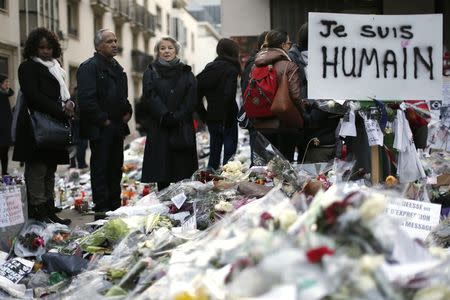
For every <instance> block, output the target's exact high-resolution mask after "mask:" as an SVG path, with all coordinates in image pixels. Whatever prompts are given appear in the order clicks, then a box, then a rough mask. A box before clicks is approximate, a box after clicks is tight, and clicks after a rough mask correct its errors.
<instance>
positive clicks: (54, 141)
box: [29, 110, 75, 148]
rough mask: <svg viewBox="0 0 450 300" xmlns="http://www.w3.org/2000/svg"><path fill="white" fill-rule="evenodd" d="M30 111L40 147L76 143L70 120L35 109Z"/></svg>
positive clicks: (34, 134)
mask: <svg viewBox="0 0 450 300" xmlns="http://www.w3.org/2000/svg"><path fill="white" fill-rule="evenodd" d="M29 113H30V120H31V128H32V130H33V136H34V140H35V142H36V145H37V147H38V148H63V147H66V146H70V145H73V144H74V143H75V141H74V138H73V133H72V126H71V122H70V121H66V122H63V121H60V120H57V119H55V118H53V117H51V116H49V115H47V114H44V113H42V112H39V111H35V110H29Z"/></svg>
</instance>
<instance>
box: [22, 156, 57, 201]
mask: <svg viewBox="0 0 450 300" xmlns="http://www.w3.org/2000/svg"><path fill="white" fill-rule="evenodd" d="M55 172H56V164H54V163H45V162H25V183H26V185H27V194H28V204H29V205H33V206H37V205H42V204H45V203H47V202H53V201H54V199H55Z"/></svg>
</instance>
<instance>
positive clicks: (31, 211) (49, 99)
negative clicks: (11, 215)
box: [13, 28, 75, 224]
mask: <svg viewBox="0 0 450 300" xmlns="http://www.w3.org/2000/svg"><path fill="white" fill-rule="evenodd" d="M60 55H61V47H60V44H59V42H58V40H57V38H56V36H55V34H54V33H52V32H50V31H49V30H48V29H45V28H36V29H35V30H33V31H32V32H31V33H30V34H29V36H28V39H27V41H26V42H25V47H24V51H23V58H24V61H23V62H22V63H21V64H20V66H19V83H20V89H21V91H22V93H23V96H24V100H25V107H24V109H22V111H21V112H20V113H19V117H18V121H17V124H20V126H17V130H16V143H15V147H14V154H13V159H14V160H15V161H24V162H25V182H26V185H27V191H28V215H29V217H30V218H35V219H39V220H41V221H47V220H50V221H53V222H58V223H63V224H69V223H70V220H69V219H64V220H63V219H60V218H59V217H58V216H57V215H56V214H55V207H54V196H55V195H54V185H55V172H56V167H57V165H58V164H68V163H69V154H68V152H67V150H66V149H65V148H57V149H55V148H48V149H41V148H38V147H37V146H36V143H35V141H34V138H33V133H32V129H31V124H30V118H29V114H28V109H30V110H35V111H40V112H42V113H45V114H48V115H50V116H52V117H53V118H56V119H59V120H62V121H66V120H67V119H68V118H69V117H72V116H73V113H74V107H75V104H74V103H73V102H72V101H70V94H69V92H68V90H67V87H66V85H65V82H64V77H65V72H64V70H63V69H62V68H61V66H60V64H59V62H58V61H57V60H56V59H57V58H59V57H60Z"/></svg>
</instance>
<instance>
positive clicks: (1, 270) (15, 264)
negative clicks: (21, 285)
mask: <svg viewBox="0 0 450 300" xmlns="http://www.w3.org/2000/svg"><path fill="white" fill-rule="evenodd" d="M33 265H34V262H32V261H29V260H26V259H23V258H14V259H11V260H8V261H7V262H5V263H4V264H3V265H1V266H0V276H2V277H4V278H6V279H8V280H9V281H11V282H13V283H18V282H19V281H20V280H22V278H23V277H24V276H25V275H27V274H29V273H31V269H32V268H33Z"/></svg>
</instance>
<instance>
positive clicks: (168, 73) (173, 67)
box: [153, 60, 185, 78]
mask: <svg viewBox="0 0 450 300" xmlns="http://www.w3.org/2000/svg"><path fill="white" fill-rule="evenodd" d="M153 66H154V68H155V69H156V71H157V72H158V74H159V76H161V77H162V78H176V77H179V76H181V73H182V72H183V69H184V66H185V64H183V63H182V62H180V61H178V63H175V64H162V63H161V62H160V61H158V60H157V61H155V62H154V63H153Z"/></svg>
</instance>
